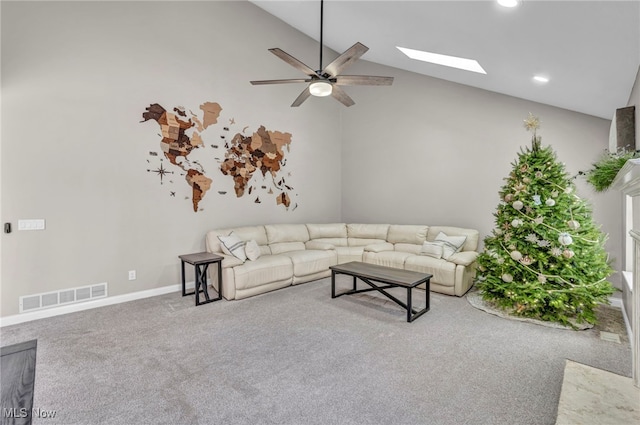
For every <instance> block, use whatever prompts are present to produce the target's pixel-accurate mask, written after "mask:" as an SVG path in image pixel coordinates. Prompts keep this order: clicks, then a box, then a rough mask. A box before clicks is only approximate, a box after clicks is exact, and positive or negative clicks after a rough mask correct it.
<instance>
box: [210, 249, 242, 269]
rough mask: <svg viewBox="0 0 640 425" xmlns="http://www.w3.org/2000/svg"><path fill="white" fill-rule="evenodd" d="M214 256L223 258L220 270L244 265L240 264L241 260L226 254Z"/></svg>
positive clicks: (218, 253) (219, 253)
mask: <svg viewBox="0 0 640 425" xmlns="http://www.w3.org/2000/svg"><path fill="white" fill-rule="evenodd" d="M216 254H217V255H219V256H221V257H222V258H223V260H222V268H223V269H226V268H228V267H235V266H241V265H243V264H244V263H243V262H242V260H240V259H239V258H237V257H234V256H233V255H227V254H223V253H221V252H216Z"/></svg>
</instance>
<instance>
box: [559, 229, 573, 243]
mask: <svg viewBox="0 0 640 425" xmlns="http://www.w3.org/2000/svg"><path fill="white" fill-rule="evenodd" d="M558 242H559V243H560V245H565V246H567V245H571V244H572V243H573V238H572V237H571V235H570V234H568V233H567V232H562V233H560V235H559V236H558Z"/></svg>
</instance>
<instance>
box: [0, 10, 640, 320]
mask: <svg viewBox="0 0 640 425" xmlns="http://www.w3.org/2000/svg"><path fill="white" fill-rule="evenodd" d="M0 4H1V19H2V22H1V23H2V28H1V31H2V34H1V35H2V50H1V51H2V133H1V137H2V150H1V158H0V160H1V166H2V169H1V184H0V190H1V195H2V196H1V199H2V205H1V209H0V211H1V214H2V219H1V221H2V222H3V223H4V222H12V223H13V225H14V227H16V226H17V220H18V219H30V218H43V219H46V225H47V228H46V230H44V231H14V232H13V233H11V234H8V235H6V234H3V235H2V237H1V238H0V240H1V246H0V248H1V250H0V255H1V259H2V271H1V279H2V281H1V283H0V293H1V298H2V302H1V305H0V308H1V312H0V316H8V315H13V314H16V313H17V312H18V297H19V296H21V295H29V294H35V293H41V292H46V291H54V290H59V289H64V288H72V287H77V286H84V285H90V284H95V283H100V282H108V283H109V294H110V295H120V294H126V293H130V292H136V291H141V290H145V289H153V288H159V287H163V286H167V285H172V284H176V283H178V282H179V263H178V259H177V256H178V255H179V254H184V253H189V252H195V251H199V250H202V249H203V248H204V242H203V236H204V234H205V232H206V231H207V230H208V229H211V228H218V227H225V226H234V225H244V224H262V223H278V222H291V223H304V222H332V221H347V222H349V221H351V222H353V221H363V222H393V223H425V224H453V225H458V226H467V227H473V228H477V229H479V230H480V231H481V233H482V234H483V235H484V234H487V233H488V232H489V231H490V229H491V228H492V223H493V221H492V214H493V212H494V211H495V208H496V205H497V202H498V190H499V188H500V186H501V185H502V179H503V178H504V177H505V176H506V175H507V174H508V173H509V171H510V167H511V166H510V162H511V161H513V160H514V159H515V158H516V156H517V152H518V150H519V148H520V146H524V145H526V144H528V143H529V140H530V136H529V134H528V133H526V132H525V130H524V128H523V126H522V121H523V119H524V118H526V116H527V114H528V113H529V112H533V113H534V114H536V115H538V116H539V117H540V118H541V120H542V128H541V130H540V134H541V135H542V137H543V143H545V144H552V145H553V146H554V148H555V150H556V151H557V152H558V155H559V157H560V158H561V160H562V161H564V162H566V164H567V169H568V171H569V172H570V173H575V172H577V171H578V170H584V169H587V168H588V167H589V165H590V164H591V162H593V161H594V160H595V159H596V158H597V156H598V155H599V154H600V153H601V152H602V150H603V149H604V148H606V147H607V139H608V129H609V121H607V120H602V119H599V118H594V117H590V116H585V115H581V114H577V113H573V112H569V111H566V110H562V109H557V108H552V107H549V106H545V105H540V104H536V103H532V102H527V101H524V100H520V99H515V98H510V97H507V96H503V95H498V94H495V93H490V92H486V91H482V90H477V89H473V88H470V87H466V86H460V85H456V84H452V83H448V82H445V81H441V80H437V79H433V78H429V77H425V76H422V75H417V74H412V73H408V72H402V71H398V70H396V69H392V68H388V67H384V66H378V65H374V64H371V63H367V62H366V61H361V62H358V63H356V64H355V65H354V66H353V68H352V69H350V71H353V72H352V73H353V74H357V73H367V74H377V75H392V76H395V77H396V81H395V83H394V85H393V86H392V87H379V88H368V87H349V88H348V91H349V93H350V94H351V95H352V96H353V98H354V99H355V101H356V105H355V106H354V107H352V108H349V109H345V108H343V107H342V106H341V105H340V104H338V103H337V102H335V101H332V100H331V99H315V98H312V99H309V100H308V101H307V102H306V103H305V104H304V105H303V107H301V108H297V109H296V108H290V107H289V105H290V104H291V102H292V101H293V99H295V97H296V96H297V95H298V93H299V91H300V90H301V89H302V87H300V86H299V85H286V86H283V85H280V86H262V87H253V86H251V85H250V84H249V83H248V81H249V80H252V79H270V78H298V77H300V74H299V73H298V72H297V71H296V70H294V69H293V68H291V67H289V66H288V65H286V64H285V63H284V62H282V61H280V60H279V59H277V58H276V57H275V56H273V55H271V54H270V53H269V52H268V51H267V49H268V48H270V47H282V48H283V49H285V50H286V51H287V52H289V53H291V54H292V55H294V56H296V57H298V58H299V59H301V60H302V61H304V62H306V63H310V64H313V63H315V61H316V60H317V43H316V42H314V41H313V40H310V39H309V38H307V37H306V36H303V35H301V34H300V33H299V32H297V31H296V30H293V29H292V28H290V27H288V26H287V25H285V24H283V23H282V22H281V21H279V20H277V19H275V18H273V17H271V16H270V15H268V14H266V13H264V12H263V11H262V10H261V9H259V8H257V7H255V6H253V5H251V4H249V3H247V2H188V3H178V2H116V3H113V2H69V3H63V2H42V3H35V2H25V3H13V2H9V3H8V2H2V3H0ZM329 56H330V53H328V55H327V57H328V58H329ZM350 73H351V72H350ZM636 85H637V84H636ZM205 101H213V102H218V103H220V104H221V105H222V107H223V111H222V113H221V115H220V120H219V124H218V125H217V126H214V127H213V128H211V129H209V130H208V131H207V132H206V133H203V137H205V142H206V143H207V144H211V143H214V142H213V141H212V139H216V140H217V138H218V137H219V135H220V134H221V130H220V128H221V127H222V126H223V125H224V124H225V123H228V122H229V121H228V120H229V119H231V118H233V119H235V122H236V126H237V127H239V128H240V127H244V126H248V130H247V131H249V132H251V131H252V130H255V129H256V128H257V127H258V126H260V125H265V126H266V127H267V128H268V129H272V130H280V131H286V132H290V133H292V135H293V142H292V145H291V152H289V153H288V162H287V166H286V167H287V169H288V171H290V172H291V177H290V178H289V180H288V182H289V183H290V184H291V185H292V186H294V188H295V192H296V193H298V196H297V198H296V200H297V202H298V203H299V207H298V208H297V209H296V210H294V211H291V210H290V211H286V210H284V209H283V208H282V207H281V206H277V205H275V204H274V203H270V202H269V201H268V200H267V199H263V202H262V203H261V204H255V203H254V202H253V200H254V198H253V197H243V198H239V199H237V198H235V197H234V196H232V192H233V189H232V185H231V182H230V179H229V178H228V177H225V176H223V175H222V174H220V173H219V172H216V168H217V164H216V163H215V162H214V161H212V160H211V154H208V153H205V152H204V151H203V153H202V157H201V158H202V161H203V166H204V167H205V169H206V170H207V171H208V174H209V175H210V176H211V177H212V178H213V179H214V187H213V188H212V189H211V190H210V191H209V192H208V193H207V195H206V196H205V198H204V199H203V200H202V201H201V203H200V207H202V208H203V209H204V211H200V212H198V213H194V212H193V211H192V209H191V203H190V200H188V199H185V196H188V195H189V194H190V190H189V188H188V186H187V185H186V183H184V182H182V181H175V182H174V183H173V186H171V187H174V188H175V191H176V196H175V197H171V196H169V186H168V183H167V185H163V186H160V185H159V181H158V178H157V176H155V175H154V174H152V173H148V172H147V171H146V170H147V168H149V163H147V160H151V159H152V158H150V156H149V151H159V141H160V137H159V136H158V133H159V131H158V128H157V125H156V124H155V122H147V123H143V124H141V123H139V121H140V120H141V114H142V112H143V111H144V108H145V107H147V106H148V105H149V104H150V103H155V102H157V103H160V104H161V105H163V106H164V107H166V108H173V107H174V106H184V107H186V108H188V109H192V110H194V111H197V109H198V106H199V105H200V104H201V103H202V102H205ZM612 114H613V111H612ZM152 165H153V164H152ZM218 190H226V191H228V192H229V194H227V195H225V196H221V195H218V194H217V191H218ZM580 194H581V195H582V196H584V197H586V198H588V199H589V200H591V201H592V203H593V204H594V210H595V211H594V215H595V219H596V220H597V221H598V222H600V223H602V229H603V231H605V232H608V233H610V234H611V239H610V242H609V249H610V251H611V253H612V255H613V256H614V257H620V248H619V247H620V245H621V241H620V236H619V231H617V230H616V229H618V227H619V225H620V223H619V220H620V206H619V202H618V200H619V199H618V198H617V197H615V196H614V197H613V198H611V196H610V195H597V194H594V193H593V192H592V191H591V190H590V189H589V188H588V187H587V186H586V185H585V184H583V183H581V182H580ZM132 269H135V270H137V274H138V278H137V280H135V281H128V280H127V271H128V270H132Z"/></svg>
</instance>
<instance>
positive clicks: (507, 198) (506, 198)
mask: <svg viewBox="0 0 640 425" xmlns="http://www.w3.org/2000/svg"><path fill="white" fill-rule="evenodd" d="M504 201H505V202H511V201H513V195H512V194H511V193H507V194H506V195H504Z"/></svg>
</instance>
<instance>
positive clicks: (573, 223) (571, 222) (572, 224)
mask: <svg viewBox="0 0 640 425" xmlns="http://www.w3.org/2000/svg"><path fill="white" fill-rule="evenodd" d="M567 226H569V229H571V230H578V229H579V228H580V223H578V222H577V221H575V220H569V221H567Z"/></svg>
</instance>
